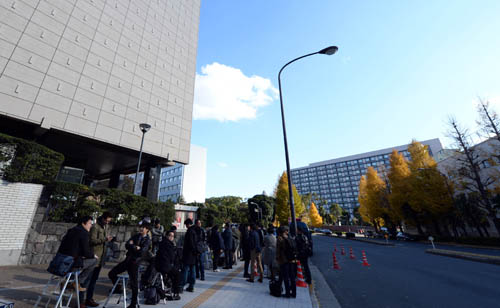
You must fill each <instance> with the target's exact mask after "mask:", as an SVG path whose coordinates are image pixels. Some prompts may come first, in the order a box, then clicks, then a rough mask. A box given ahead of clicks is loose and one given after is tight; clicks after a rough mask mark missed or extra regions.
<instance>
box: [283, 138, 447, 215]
mask: <svg viewBox="0 0 500 308" xmlns="http://www.w3.org/2000/svg"><path fill="white" fill-rule="evenodd" d="M421 143H422V144H424V145H428V146H429V152H430V154H431V155H435V154H436V153H438V152H439V151H440V150H441V149H442V146H441V142H440V141H439V139H431V140H426V141H422V142H421ZM408 145H409V144H407V145H402V146H397V147H391V148H387V149H382V150H378V151H372V152H367V153H362V154H357V155H351V156H346V157H341V158H336V159H332V160H327V161H322V162H317V163H312V164H309V166H307V167H302V168H296V169H292V170H291V174H292V183H293V184H294V185H295V186H296V188H297V191H298V192H299V194H308V193H315V194H317V195H318V196H320V197H321V198H322V199H324V200H326V201H327V202H328V204H332V203H338V204H339V205H340V206H341V207H343V208H345V209H348V210H350V211H352V209H353V208H355V207H357V206H359V203H358V192H359V180H360V179H361V176H362V175H364V174H366V169H367V168H368V167H369V166H372V167H373V168H375V169H376V170H377V171H381V170H382V169H385V170H388V169H389V168H390V164H389V155H390V154H391V153H392V151H393V150H396V151H398V152H399V153H402V154H403V155H404V157H405V158H406V159H408V160H409V159H410V154H409V152H408Z"/></svg>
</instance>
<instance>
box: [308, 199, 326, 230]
mask: <svg viewBox="0 0 500 308" xmlns="http://www.w3.org/2000/svg"><path fill="white" fill-rule="evenodd" d="M309 218H310V219H311V225H312V226H313V227H315V228H319V227H321V226H322V225H323V218H321V216H320V215H319V213H318V210H317V209H316V205H314V202H312V203H311V208H310V209H309Z"/></svg>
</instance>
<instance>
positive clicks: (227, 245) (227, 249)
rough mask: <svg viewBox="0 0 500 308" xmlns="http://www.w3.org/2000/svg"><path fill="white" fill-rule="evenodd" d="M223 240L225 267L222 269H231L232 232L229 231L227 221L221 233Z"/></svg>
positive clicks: (229, 227) (229, 226)
mask: <svg viewBox="0 0 500 308" xmlns="http://www.w3.org/2000/svg"><path fill="white" fill-rule="evenodd" d="M222 238H223V239H224V257H225V264H226V266H225V267H224V269H232V268H233V244H234V243H233V231H232V230H231V223H230V222H229V221H228V222H226V225H225V230H224V232H223V233H222Z"/></svg>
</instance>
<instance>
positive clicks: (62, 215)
mask: <svg viewBox="0 0 500 308" xmlns="http://www.w3.org/2000/svg"><path fill="white" fill-rule="evenodd" d="M49 187H50V189H51V190H52V196H51V199H50V209H49V216H48V218H49V220H50V221H55V222H77V221H78V218H79V217H82V216H86V215H90V216H94V217H97V216H99V215H100V214H102V213H103V212H104V211H109V212H111V213H112V214H113V216H114V217H116V219H115V220H113V222H114V223H115V224H118V225H133V224H137V223H138V222H139V221H140V220H141V219H142V218H143V217H144V216H149V217H158V218H160V220H161V221H162V223H163V224H168V225H169V224H170V223H171V222H173V220H174V215H175V209H174V203H173V202H172V201H169V202H152V201H149V200H148V199H147V198H144V197H142V196H136V195H134V194H132V193H129V192H125V191H122V190H119V189H108V188H106V189H91V188H89V187H87V186H85V185H80V184H73V183H65V182H55V183H53V184H52V185H50V186H49Z"/></svg>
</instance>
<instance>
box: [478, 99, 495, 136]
mask: <svg viewBox="0 0 500 308" xmlns="http://www.w3.org/2000/svg"><path fill="white" fill-rule="evenodd" d="M477 112H478V113H479V120H478V121H477V124H478V125H479V126H480V127H481V130H482V131H483V133H484V134H485V136H486V137H488V138H489V137H491V136H493V137H494V138H496V139H497V140H498V141H500V117H499V116H498V114H497V113H496V112H495V111H494V110H493V109H492V108H491V106H490V103H489V102H488V101H486V102H485V101H483V100H481V99H479V104H478V105H477Z"/></svg>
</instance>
